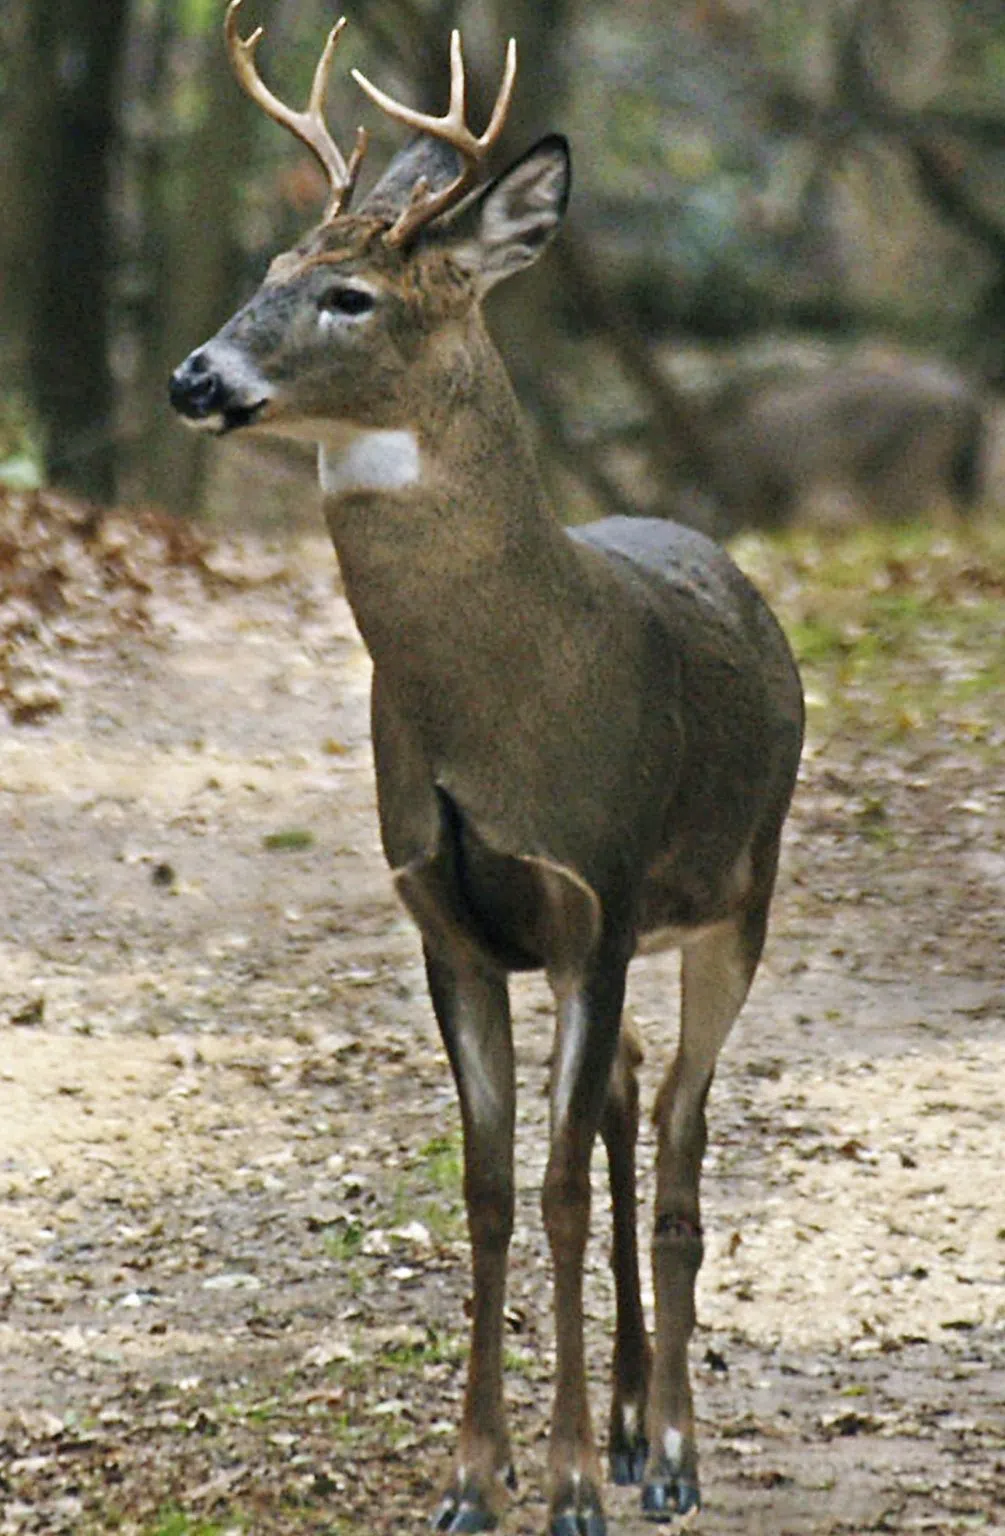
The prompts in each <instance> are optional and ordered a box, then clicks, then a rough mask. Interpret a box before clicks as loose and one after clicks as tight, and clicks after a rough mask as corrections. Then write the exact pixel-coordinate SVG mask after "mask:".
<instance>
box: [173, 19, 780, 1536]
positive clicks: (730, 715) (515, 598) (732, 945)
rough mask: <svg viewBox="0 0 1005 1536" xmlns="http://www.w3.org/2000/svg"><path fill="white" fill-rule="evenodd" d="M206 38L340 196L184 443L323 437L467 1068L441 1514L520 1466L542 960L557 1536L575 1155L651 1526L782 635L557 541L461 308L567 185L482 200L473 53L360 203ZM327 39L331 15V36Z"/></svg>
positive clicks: (415, 886)
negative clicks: (648, 1262) (649, 1209)
mask: <svg viewBox="0 0 1005 1536" xmlns="http://www.w3.org/2000/svg"><path fill="white" fill-rule="evenodd" d="M239 4H240V0H232V3H231V5H230V7H229V9H228V12H227V21H226V35H227V40H228V45H229V48H230V50H231V54H232V57H233V61H234V66H235V69H236V71H237V74H238V76H239V78H240V80H241V82H242V84H243V85H244V87H245V89H246V90H247V91H248V92H249V93H250V94H251V95H252V96H253V97H254V99H255V100H256V101H257V102H258V103H259V104H260V105H261V106H262V107H264V108H265V110H266V111H267V112H268V113H269V114H270V115H271V116H273V117H274V118H276V120H277V121H279V122H280V123H282V124H284V125H285V126H286V127H287V128H290V129H292V131H293V132H294V133H296V134H297V135H298V137H300V138H301V139H302V140H303V141H304V142H305V143H306V144H308V145H309V146H310V148H311V149H312V150H313V152H314V154H315V155H316V156H317V158H318V160H319V161H320V163H321V164H322V166H323V167H324V168H325V170H326V172H327V174H328V176H329V180H330V183H331V188H332V194H331V198H330V201H329V205H328V208H327V210H326V212H325V215H324V218H323V219H322V221H321V223H320V224H319V225H318V227H317V228H316V229H315V230H314V231H313V232H312V233H311V234H309V235H308V236H307V237H306V239H305V240H303V241H302V242H301V244H300V245H298V246H297V248H296V249H295V250H293V251H290V252H288V253H286V254H284V255H281V256H279V257H277V258H276V259H275V261H274V262H273V263H272V266H271V268H270V270H269V272H268V275H267V277H266V279H265V281H264V283H263V284H262V286H261V288H260V289H259V290H258V292H257V293H255V294H254V295H253V297H252V298H251V299H250V300H249V302H248V303H247V304H246V305H245V306H244V307H243V308H242V309H241V310H239V311H238V313H237V314H235V315H234V317H233V318H232V319H231V320H229V321H228V322H227V324H226V325H224V326H223V328H222V329H221V330H220V331H219V332H218V333H217V334H216V335H215V336H214V337H213V338H212V339H211V340H210V341H208V342H207V343H206V344H205V345H204V346H202V347H200V348H199V349H198V350H197V351H195V352H193V353H192V354H191V356H189V357H188V358H187V359H186V361H185V362H184V363H182V365H181V366H180V367H179V368H178V369H177V371H176V373H175V374H174V376H173V379H172V382H171V397H172V401H173V403H174V405H175V407H176V408H177V410H178V411H180V412H181V414H182V415H183V416H184V417H185V418H186V419H187V420H188V421H189V422H190V423H192V424H193V425H195V426H198V427H202V428H203V429H206V430H209V431H212V432H216V433H226V432H231V431H235V430H245V431H247V430H249V429H252V428H255V429H261V430H263V431H271V432H278V433H285V434H288V435H291V436H296V437H301V438H311V439H315V440H316V441H317V442H318V443H319V444H320V449H319V472H320V479H321V485H322V489H323V492H324V498H325V513H326V518H327V521H328V526H329V529H330V531H331V535H332V538H333V540H334V543H335V548H336V551H337V554H338V559H339V563H340V566H341V569H342V574H343V577H344V581H345V588H346V593H347V595H348V598H349V601H350V603H351V605H352V609H353V612H354V614H355V616H356V619H357V622H358V624H359V628H360V631H361V633H362V635H363V638H364V640H365V642H366V645H367V647H368V648H369V651H370V654H371V656H372V658H373V665H374V671H373V698H372V726H373V746H374V756H375V760H376V771H377V791H378V802H379V813H380V825H381V832H382V837H383V845H384V850H385V853H386V855H387V859H388V862H389V863H390V865H391V868H392V870H393V871H394V880H395V884H396V886H397V889H398V891H399V893H400V895H401V898H402V900H403V902H404V903H405V905H406V907H407V908H408V910H409V911H410V913H411V914H412V916H413V918H414V919H415V921H416V923H417V925H418V927H419V930H420V932H421V935H422V942H423V948H424V953H425V961H426V970H427V976H428V980H429V990H430V993H431V996H432V1001H433V1007H434V1009H435V1013H436V1017H437V1020H438V1023H439V1027H440V1030H441V1033H442V1037H443V1041H444V1045H445V1047H446V1051H447V1055H448V1057H449V1061H450V1066H451V1068H452V1071H453V1075H454V1078H455V1081H456V1086H457V1092H458V1096H459V1100H460V1111H461V1119H462V1124H463V1132H464V1154H465V1174H464V1192H465V1199H466V1204H467V1212H468V1221H469V1229H470V1238H471V1247H472V1265H473V1291H474V1297H473V1309H472V1322H471V1348H470V1360H469V1370H468V1379H467V1390H466V1395H465V1400H464V1409H463V1416H462V1421H461V1426H460V1436H459V1445H458V1449H457V1454H456V1459H455V1463H454V1468H453V1473H452V1476H451V1478H450V1481H449V1483H448V1486H447V1489H446V1492H445V1494H444V1498H443V1501H442V1504H441V1505H440V1507H439V1510H438V1513H437V1517H436V1526H437V1529H439V1530H441V1531H450V1532H471V1531H483V1530H490V1529H492V1528H493V1527H494V1525H495V1524H496V1522H497V1519H498V1515H499V1512H500V1507H501V1504H502V1502H503V1498H504V1495H503V1487H504V1485H505V1484H506V1483H507V1482H508V1481H510V1479H511V1477H512V1469H511V1458H510V1442H509V1437H508V1432H507V1427H506V1418H505V1411H504V1403H503V1381H502V1356H503V1349H502V1337H503V1298H504V1288H505V1276H506V1263H507V1250H508V1246H509V1241H510V1234H511V1230H512V1225H513V1211H514V1178H513V1146H514V1120H515V1072H514V1053H513V1038H512V1031H511V1024H510V1012H509V999H508V987H507V975H508V973H509V972H511V971H516V970H530V969H543V970H544V971H545V972H546V973H547V976H548V979H549V982H550V984H551V986H552V989H553V991H554V995H555V1000H556V1012H557V1032H556V1039H555V1047H554V1053H553V1060H552V1066H551V1081H550V1109H551V1118H550V1148H549V1155H548V1162H547V1169H546V1173H545V1179H544V1189H543V1197H542V1204H543V1213H544V1222H545V1227H546V1230H547V1235H548V1240H549V1244H550V1249H551V1255H552V1261H553V1269H554V1310H555V1329H556V1351H557V1358H556V1382H555V1395H554V1406H553V1416H552V1427H551V1438H550V1448H549V1474H550V1505H549V1529H550V1532H551V1536H603V1533H604V1532H605V1530H606V1524H605V1520H604V1514H603V1506H602V1500H601V1493H600V1481H601V1478H600V1470H599V1465H598V1459H597V1452H596V1449H595V1445H594V1438H593V1431H592V1429H591V1423H590V1412H589V1406H588V1402H587V1390H586V1378H585V1372H584V1360H583V1308H582V1287H583V1256H584V1249H585V1246H586V1241H587V1231H588V1224H589V1206H590V1178H589V1169H590V1157H591V1151H592V1148H593V1145H594V1141H595V1139H596V1136H597V1134H598V1132H599V1133H600V1134H601V1136H602V1137H603V1139H604V1141H605V1143H606V1145H607V1149H608V1154H609V1164H610V1183H611V1193H612V1199H613V1207H614V1234H615V1236H614V1250H613V1266H614V1274H615V1280H616V1291H617V1322H616V1332H615V1347H614V1392H613V1402H612V1408H611V1418H610V1436H609V1447H608V1449H609V1456H610V1465H611V1470H612V1473H613V1476H614V1478H615V1480H616V1481H618V1482H630V1481H641V1482H643V1485H644V1486H643V1493H642V1499H643V1507H644V1509H645V1510H646V1511H647V1513H648V1514H650V1515H651V1516H653V1517H654V1518H657V1519H671V1518H672V1517H673V1516H674V1514H676V1513H683V1514H687V1513H689V1512H691V1511H693V1510H694V1509H695V1508H696V1507H697V1505H698V1502H699V1492H698V1461H697V1451H696V1446H695V1426H694V1412H693V1407H692V1398H691V1389H690V1385H689V1380H688V1368H687V1346H688V1339H689V1337H690V1334H691V1331H692V1328H693V1326H694V1284H695V1276H696V1274H697V1271H698V1267H699V1265H700V1263H701V1258H702V1233H701V1215H700V1207H699V1191H698V1184H699V1174H700V1167H701V1161H702V1154H703V1149H704V1143H705V1115H704V1105H705V1098H706V1095H707V1093H708V1090H709V1086H710V1084H711V1081H712V1074H713V1071H714V1068H715V1063H716V1058H717V1055H718V1052H719V1049H720V1047H721V1046H722V1044H723V1041H724V1040H725V1038H726V1035H727V1033H728V1031H729V1029H730V1026H731V1024H732V1022H733V1020H734V1018H735V1017H736V1014H737V1012H738V1011H739V1009H740V1006H741V1004H742V1003H743V1000H744V998H745V996H746V994H747V990H748V987H749V985H750V982H751V978H752V977H753V974H754V970H755V968H756V966H757V963H758V958H759V956H760V953H761V947H762V944H763V942H764V935H765V926H766V922H767V916H768V904H769V901H770V898H771V893H772V887H773V885H774V879H775V870H776V865H777V860H778V846H779V838H780V835H781V830H782V823H783V820H784V818H785V815H786V811H787V808H788V804H789V799H790V796H791V793H792V789H793V785H794V782H795V777H796V768H797V763H798V759H799V752H800V745H801V736H802V696H801V690H800V685H799V680H798V676H797V673H796V670H795V666H794V664H793V661H792V658H791V655H790V653H789V649H788V646H787V645H786V642H785V640H784V638H783V636H782V633H781V630H780V629H779V627H778V625H777V623H776V622H775V620H774V618H773V617H772V615H771V613H770V612H769V610H768V609H767V607H766V606H765V604H764V602H763V601H762V600H761V598H760V597H759V596H758V594H757V592H756V591H755V590H754V589H753V587H751V586H750V584H749V583H748V582H747V581H746V579H745V578H744V577H743V576H742V575H741V574H740V572H739V571H738V570H737V569H736V567H735V566H734V565H733V564H732V563H731V562H730V560H729V558H728V557H727V556H726V554H725V553H724V552H723V551H722V550H721V549H720V548H718V547H717V546H716V545H715V544H713V543H711V542H709V541H708V540H707V539H705V538H703V537H702V536H701V535H700V534H697V533H694V532H691V531H689V530H686V529H683V528H680V527H677V526H674V525H673V524H671V523H666V522H663V521H658V520H641V519H640V520H635V519H623V518H613V519H609V520H606V521H602V522H598V523H594V524H591V525H589V526H587V527H583V528H577V529H574V530H566V529H565V528H563V527H562V526H561V524H560V523H559V522H558V520H557V518H556V516H555V514H554V512H553V511H552V510H551V509H550V507H549V506H548V505H547V503H546V500H545V496H544V492H543V490H542V485H541V481H540V479H539V476H538V471H537V468H536V466H535V463H534V459H533V455H532V452H531V447H530V443H529V438H528V434H527V431H526V429H525V426H524V424H523V422H522V420H521V417H520V414H519V410H518V408H517V405H516V401H515V399H514V396H513V394H512V391H511V388H510V385H509V382H508V380H507V378H506V375H505V373H504V370H503V367H502V364H501V362H500V359H499V357H498V354H497V353H496V351H495V348H494V347H493V345H492V342H491V341H490V340H489V337H488V334H487V332H486V330H485V327H484V323H483V320H482V316H481V307H480V306H481V300H482V299H483V297H484V295H485V294H486V293H487V292H488V291H489V289H490V288H492V286H493V285H494V284H495V283H497V282H499V281H500V280H501V279H502V278H505V277H508V276H510V275H511V274H513V273H515V272H518V271H519V270H520V269H521V268H523V267H526V266H527V265H529V263H531V262H533V261H534V260H536V258H537V257H538V256H539V255H540V254H541V252H542V251H543V250H544V248H545V247H546V246H547V244H548V242H549V240H550V239H551V237H552V236H553V235H554V233H555V231H556V229H557V228H558V226H559V223H560V221H561V219H562V216H563V213H564V211H565V206H566V201H567V197H568V191H569V156H568V149H567V146H566V144H565V141H564V140H563V139H561V138H558V137H554V136H553V137H548V138H545V139H543V140H542V141H541V142H540V143H538V144H536V145H535V146H534V147H533V148H532V149H531V150H530V151H529V152H528V153H527V154H525V155H524V156H523V158H522V159H520V160H518V161H517V162H516V163H515V164H514V165H512V166H511V167H510V168H509V170H507V171H506V172H505V173H504V174H503V175H502V176H500V177H499V178H498V179H497V180H495V181H493V182H492V183H491V184H490V185H488V186H487V187H484V188H481V189H477V190H476V188H477V183H478V181H479V179H480V176H481V172H482V168H483V165H484V161H485V159H486V157H487V155H488V154H489V152H490V150H491V149H492V147H493V145H494V143H495V141H496V139H497V138H498V135H499V132H500V131H501V128H502V125H503V121H504V118H505V114H506V110H507V106H508V103H509V99H510V94H511V91H512V87H513V80H514V73H515V65H516V60H515V49H514V46H513V44H512V43H511V44H510V49H509V53H508V56H507V61H506V70H505V75H504V79H503V84H502V87H501V89H500V92H499V97H498V100H497V102H496V105H495V109H494V111H493V113H492V117H491V121H490V123H489V125H488V127H487V129H486V130H485V132H484V133H483V134H481V135H480V136H477V137H476V136H475V135H474V134H473V133H472V132H471V130H470V129H469V128H468V127H467V126H466V124H465V107H464V77H463V66H462V62H461V53H460V44H459V41H458V38H457V36H456V34H455V35H454V37H453V39H452V42H451V89H450V105H449V109H448V111H447V113H446V114H445V116H443V117H442V118H437V117H427V116H425V115H423V114H420V113H418V112H414V111H412V110H410V109H408V108H406V107H403V106H399V105H397V104H396V103H394V102H393V101H391V100H390V99H389V98H388V97H386V96H384V95H383V94H382V93H381V92H379V91H377V90H376V89H375V88H374V87H373V86H371V85H370V84H369V83H368V82H367V81H366V80H364V79H363V78H362V77H361V76H359V75H358V74H357V75H356V79H357V81H358V83H359V84H360V85H361V86H362V88H363V89H364V90H365V91H366V92H367V94H368V95H369V96H370V97H371V98H372V99H373V100H374V101H375V102H376V103H377V105H378V106H379V107H381V108H382V109H383V110H384V111H386V112H388V113H389V114H390V115H391V116H392V117H394V118H395V119H397V120H398V121H400V122H402V123H404V124H406V125H407V126H408V127H410V128H412V129H413V130H415V131H416V132H417V133H418V135H419V136H418V137H417V138H416V139H414V140H413V142H412V143H411V144H410V145H409V146H408V147H407V148H406V149H405V150H403V151H402V152H401V153H400V154H399V155H397V156H396V157H395V159H394V160H393V161H392V163H391V165H390V167H389V169H388V170H387V171H386V172H385V174H384V175H383V177H382V178H381V179H380V180H379V181H378V182H377V184H376V186H375V187H374V188H373V190H372V191H371V192H370V193H369V195H368V196H366V197H365V198H364V199H363V201H362V202H361V203H360V205H359V207H358V208H357V209H356V210H355V211H350V206H349V205H350V200H351V197H352V193H353V188H354V185H355V182H356V178H357V174H358V171H359V168H360V162H361V160H362V156H363V150H364V144H365V141H364V139H363V136H362V134H360V136H359V137H358V139H357V142H356V147H355V150H354V152H353V154H352V155H351V157H350V158H349V160H348V162H347V161H346V160H344V159H343V156H342V155H341V154H340V152H339V150H338V149H337V148H336V146H335V144H334V142H333V141H332V139H331V137H330V135H329V133H328V130H327V128H326V127H325V124H324V119H323V104H324V99H325V92H326V84H327V79H328V74H329V70H330V66H331V60H332V54H333V51H334V49H335V45H336V40H337V37H338V32H339V30H340V28H336V29H335V30H334V31H333V32H332V34H331V36H330V37H329V40H328V44H327V46H326V48H325V51H324V53H323V55H322V58H321V61H320V63H319V65H318V69H317V72H316V75H315V78H314V84H313V88H312V91H311V96H310V102H309V106H308V108H307V110H306V111H305V112H294V111H291V110H290V109H289V108H287V107H285V106H283V105H282V104H281V103H280V102H278V101H277V100H276V98H275V97H274V96H273V95H272V94H271V92H270V91H269V90H268V89H267V88H266V87H265V85H264V84H263V83H262V81H261V79H260V78H259V76H258V74H257V71H256V69H255V66H254V48H255V44H256V42H257V39H258V36H259V34H258V33H255V35H254V36H253V37H252V38H250V39H249V40H247V41H243V40H242V39H241V38H240V36H239V34H238V31H237V20H236V13H237V9H238V6H239ZM340 25H341V24H340ZM660 942H662V943H668V944H673V945H679V946H681V947H682V950H683V959H682V973H681V978H682V980H681V990H682V1004H681V1028H680V1040H679V1045H678V1049H677V1053H676V1057H675V1059H674V1061H673V1064H672V1065H671V1067H670V1069H669V1071H668V1073H667V1075H666V1078H665V1080H664V1083H663V1086H662V1088H661V1090H660V1093H659V1096H658V1100H657V1106H656V1121H657V1126H658V1153H657V1179H656V1207H655V1227H654V1239H653V1269H654V1278H655V1298H656V1317H655V1347H654V1349H651V1348H650V1344H649V1342H648V1339H647V1336H646V1329H645V1324H644V1320H643V1314H642V1304H641V1298H640V1290H639V1271H638V1258H637V1249H636V1236H635V1228H636V1221H635V1215H636V1212H635V1140H636V1132H637V1121H638V1116H637V1099H638V1090H637V1087H636V1068H637V1065H638V1060H639V1051H638V1047H637V1045H636V1042H635V1040H634V1039H633V1037H632V1034H631V1032H630V1031H629V1030H628V1029H627V1028H623V1027H622V1022H621V1015H622V1003H623V999H624V992H625V978H626V971H627V967H628V962H629V960H630V959H631V957H632V955H633V953H634V952H635V951H636V950H637V949H638V948H639V947H640V945H643V944H644V945H647V946H648V945H655V944H658V943H660Z"/></svg>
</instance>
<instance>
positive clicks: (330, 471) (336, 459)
mask: <svg viewBox="0 0 1005 1536" xmlns="http://www.w3.org/2000/svg"><path fill="white" fill-rule="evenodd" d="M318 478H319V479H320V481H321V489H322V491H323V492H324V494H325V495H326V496H344V495H347V494H348V493H349V492H350V491H406V490H408V489H409V488H410V487H411V486H415V485H418V484H419V482H420V480H421V478H422V461H421V457H420V454H419V440H418V438H417V437H416V435H415V433H414V432H409V431H407V430H403V431H401V430H399V431H391V432H363V431H361V432H358V433H356V434H355V435H354V436H353V437H352V438H351V440H350V441H349V442H347V443H345V444H344V445H342V444H339V445H338V446H337V447H336V446H334V445H332V444H328V443H322V444H321V446H320V448H319V450H318Z"/></svg>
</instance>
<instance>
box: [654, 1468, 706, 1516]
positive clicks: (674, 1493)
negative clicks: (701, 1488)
mask: <svg viewBox="0 0 1005 1536" xmlns="http://www.w3.org/2000/svg"><path fill="white" fill-rule="evenodd" d="M700 1508H701V1495H700V1493H699V1492H698V1487H697V1484H695V1483H688V1482H684V1481H683V1480H682V1479H679V1478H667V1479H663V1478H660V1479H654V1480H653V1481H652V1482H649V1483H646V1485H645V1487H644V1488H643V1490H642V1513H643V1514H644V1515H645V1517H646V1519H647V1520H652V1521H653V1522H654V1523H662V1522H664V1521H667V1522H668V1521H670V1520H673V1519H675V1518H676V1517H677V1516H678V1515H693V1514H695V1513H696V1512H697V1510H699V1509H700Z"/></svg>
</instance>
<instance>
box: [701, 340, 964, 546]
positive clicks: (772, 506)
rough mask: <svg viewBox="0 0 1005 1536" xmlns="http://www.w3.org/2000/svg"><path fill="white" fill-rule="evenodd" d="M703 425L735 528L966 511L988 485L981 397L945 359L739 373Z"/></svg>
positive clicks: (711, 477)
mask: <svg viewBox="0 0 1005 1536" xmlns="http://www.w3.org/2000/svg"><path fill="white" fill-rule="evenodd" d="M706 425H707V475H706V479H707V481H708V489H709V490H710V491H711V494H712V496H713V499H714V500H715V502H716V503H717V505H718V506H719V507H720V509H721V511H722V512H723V514H724V516H723V525H724V527H725V529H726V530H727V531H729V532H732V531H734V530H735V529H737V528H741V527H755V528H773V527H785V526H787V525H788V524H789V523H791V522H793V521H794V520H796V519H798V518H799V517H800V516H801V515H809V516H810V517H811V518H812V517H813V515H814V514H816V515H817V517H821V516H822V517H823V518H824V519H825V520H832V519H833V518H834V517H835V516H837V517H838V518H839V520H841V521H843V520H845V519H847V518H854V519H856V520H857V519H860V518H862V517H863V516H871V517H874V518H876V519H878V520H879V521H882V522H905V521H908V520H910V519H911V518H915V517H919V516H923V515H924V514H926V513H929V512H932V511H935V510H938V509H939V508H940V507H942V508H945V507H949V508H951V509H952V511H953V512H954V513H955V514H956V515H957V516H959V517H967V516H968V515H969V514H970V512H971V511H972V510H973V508H974V505H975V503H976V502H977V500H978V498H979V496H980V494H981V490H982V478H983V469H984V458H985V436H986V422H985V408H984V403H983V401H982V399H981V397H980V394H979V393H978V391H977V390H976V389H975V388H974V387H973V386H972V385H971V384H970V383H969V382H968V381H967V380H966V379H965V378H964V377H963V376H962V374H959V373H957V372H956V371H955V370H954V369H952V368H950V367H949V366H948V365H944V364H940V363H935V362H919V361H915V360H913V359H910V358H906V357H903V356H895V355H894V356H889V357H887V358H885V359H881V360H878V361H877V360H870V359H868V358H855V357H852V358H849V359H847V360H844V361H840V362H835V363H831V364H830V365H828V366H827V367H824V368H821V369H820V370H819V371H815V372H811V373H809V374H808V375H806V376H805V377H803V378H798V377H796V378H784V377H783V378H776V379H771V380H768V381H762V382H761V383H759V384H758V383H756V382H755V383H753V384H751V383H750V382H747V381H744V380H743V379H742V378H741V379H738V380H736V381H735V382H731V383H727V384H726V386H725V387H724V388H723V389H722V390H721V392H720V393H719V396H718V398H717V399H715V400H713V402H712V404H711V406H710V407H709V409H708V411H707V415H706Z"/></svg>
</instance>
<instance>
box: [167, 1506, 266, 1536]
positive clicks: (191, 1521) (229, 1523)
mask: <svg viewBox="0 0 1005 1536" xmlns="http://www.w3.org/2000/svg"><path fill="white" fill-rule="evenodd" d="M244 1529H245V1527H244V1525H243V1524H242V1523H241V1522H240V1521H235V1520H226V1521H224V1522H223V1523H222V1524H221V1522H219V1521H217V1520H199V1519H196V1518H194V1517H193V1516H192V1515H187V1514H186V1513H185V1511H184V1510H183V1509H167V1510H163V1511H162V1512H161V1514H160V1515H158V1516H157V1519H156V1522H155V1523H154V1524H153V1525H151V1526H149V1527H148V1528H147V1530H146V1531H144V1533H143V1536H235V1533H236V1532H239V1531H243V1530H244Z"/></svg>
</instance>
